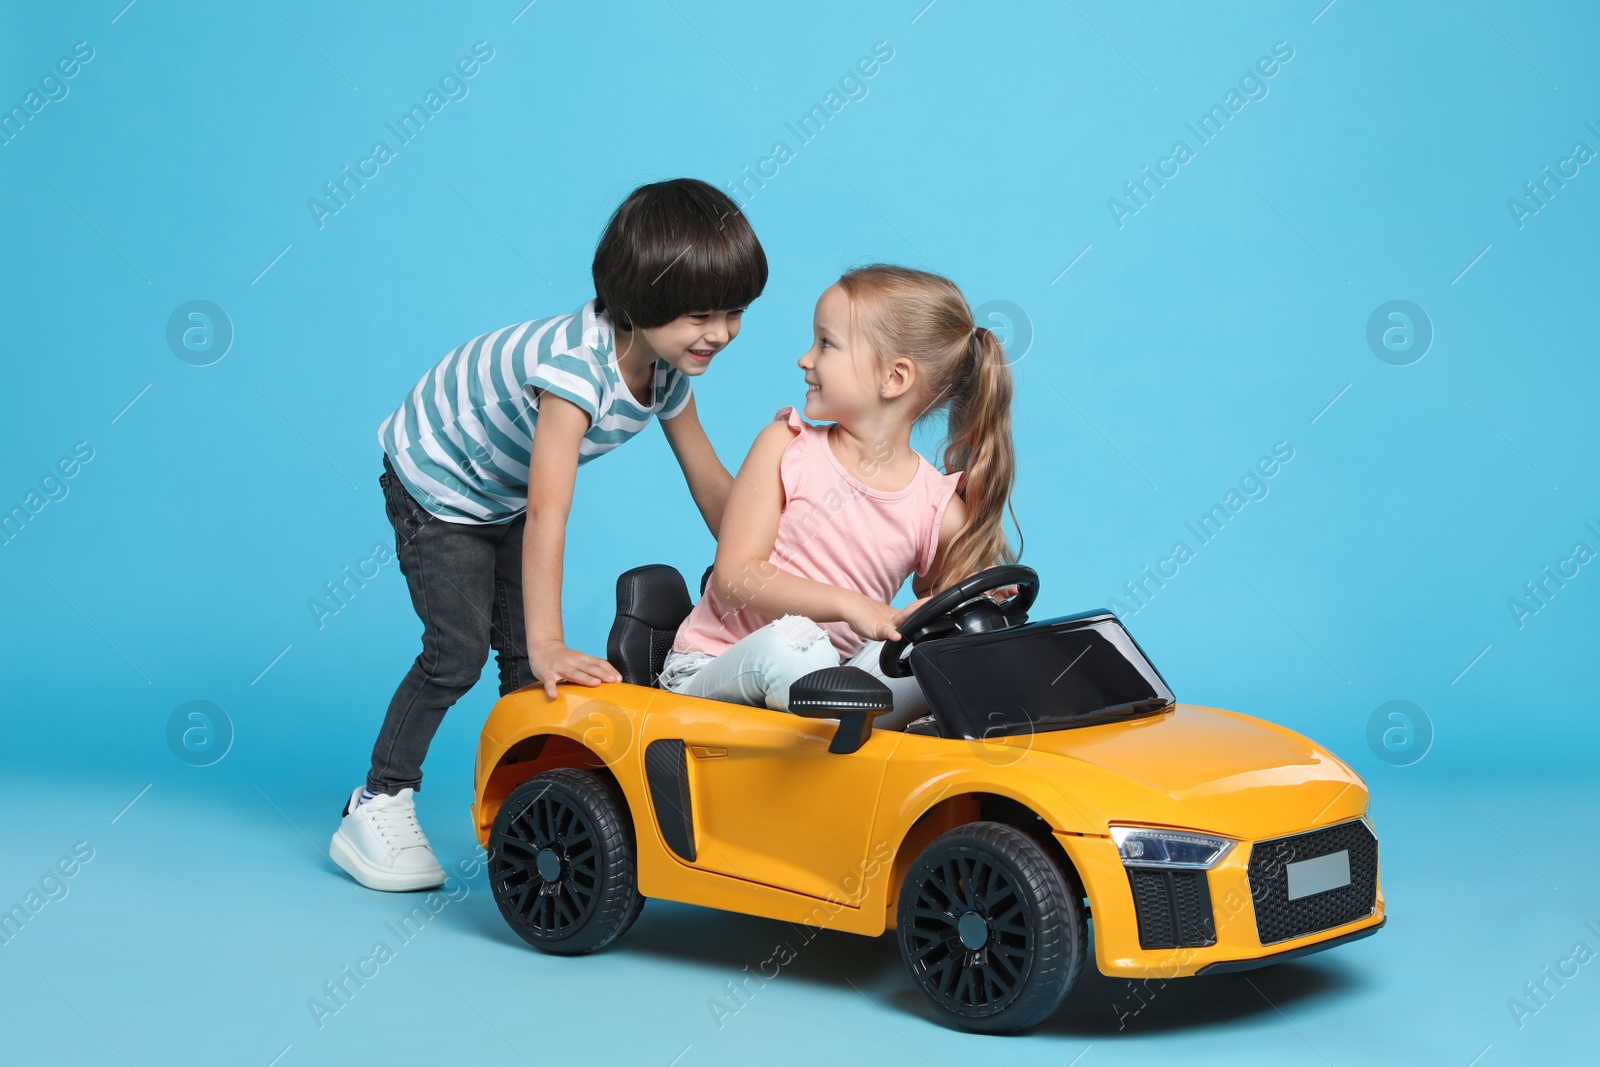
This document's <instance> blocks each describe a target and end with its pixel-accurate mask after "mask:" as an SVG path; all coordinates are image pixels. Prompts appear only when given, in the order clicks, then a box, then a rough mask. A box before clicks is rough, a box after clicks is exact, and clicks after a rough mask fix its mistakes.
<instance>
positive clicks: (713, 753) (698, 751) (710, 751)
mask: <svg viewBox="0 0 1600 1067" xmlns="http://www.w3.org/2000/svg"><path fill="white" fill-rule="evenodd" d="M689 751H690V752H692V753H694V756H695V758H696V759H721V758H723V757H724V756H726V755H727V754H728V750H727V749H725V748H712V747H711V746H709V745H690V746H689Z"/></svg>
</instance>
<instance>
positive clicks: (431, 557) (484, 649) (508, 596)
mask: <svg viewBox="0 0 1600 1067" xmlns="http://www.w3.org/2000/svg"><path fill="white" fill-rule="evenodd" d="M378 483H379V484H380V485H382V486H383V502H384V510H385V511H387V512H388V515H389V522H390V523H392V524H393V525H394V542H395V554H396V556H397V557H398V558H399V560H400V573H402V574H404V575H405V576H406V585H407V586H408V587H409V588H410V590H411V604H412V606H413V607H415V608H416V609H417V615H418V617H420V618H421V619H422V652H421V653H420V654H419V655H418V656H417V658H416V660H415V661H414V662H413V663H412V664H411V669H410V670H409V671H407V672H406V677H405V680H404V681H402V682H401V683H400V688H399V689H397V690H395V694H394V699H392V700H391V701H389V712H388V714H387V715H385V716H384V719H383V728H382V729H381V730H379V731H378V741H377V743H376V744H374V745H373V746H372V770H371V771H370V772H369V773H368V774H367V788H368V789H370V790H372V791H373V792H374V793H397V792H399V791H400V790H401V789H404V788H406V787H407V786H409V787H411V788H413V789H420V788H421V786H422V760H423V758H424V757H425V756H427V754H428V746H429V745H430V744H431V743H432V742H433V735H434V734H435V733H436V732H437V731H438V729H439V723H440V722H441V721H442V720H443V719H444V713H445V712H447V711H449V710H450V707H451V705H453V704H454V703H455V702H456V701H457V700H460V699H461V697H462V696H463V695H465V694H466V692H467V690H469V689H471V688H472V686H473V684H474V683H476V682H477V680H478V675H479V673H481V672H482V670H483V664H484V661H485V660H487V659H488V658H489V649H490V648H491V647H492V648H493V649H494V650H495V654H496V658H497V659H498V662H499V664H500V695H501V696H504V695H505V694H507V693H509V692H511V691H512V690H514V689H520V688H522V687H523V686H525V685H528V684H529V683H531V682H532V681H533V680H534V678H533V671H532V670H531V669H530V668H529V666H528V637H527V631H526V628H525V627H524V625H523V617H522V530H523V526H524V525H525V518H524V516H521V515H518V516H517V518H516V519H515V520H514V521H512V522H508V523H502V524H500V525H495V526H487V525H476V524H465V523H455V522H445V521H444V520H443V519H440V518H437V517H436V516H434V515H431V514H429V513H428V512H427V511H426V510H424V509H423V507H422V505H420V504H418V503H417V502H416V501H415V500H414V499H412V497H411V494H410V493H408V492H406V488H405V486H404V485H402V484H401V483H400V479H399V478H397V477H396V476H395V473H394V468H393V467H391V466H390V465H389V457H388V456H385V457H384V458H383V474H382V476H381V477H379V479H378Z"/></svg>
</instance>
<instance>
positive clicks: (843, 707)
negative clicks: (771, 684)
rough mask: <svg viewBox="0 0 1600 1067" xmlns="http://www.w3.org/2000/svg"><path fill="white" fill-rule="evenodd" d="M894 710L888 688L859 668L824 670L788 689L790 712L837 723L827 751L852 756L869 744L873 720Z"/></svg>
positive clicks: (813, 673)
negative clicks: (837, 721) (836, 729)
mask: <svg viewBox="0 0 1600 1067" xmlns="http://www.w3.org/2000/svg"><path fill="white" fill-rule="evenodd" d="M893 710H894V694H893V693H891V692H890V691H889V687H888V686H886V685H884V684H883V683H882V682H880V681H879V680H878V679H877V678H874V677H873V676H872V675H870V674H868V673H867V672H866V671H864V670H862V669H861V668H860V667H824V668H823V669H822V670H820V671H812V672H811V673H810V674H808V675H806V676H805V677H803V678H800V679H798V680H797V681H796V682H795V683H794V684H793V685H791V686H790V687H789V711H790V712H791V713H792V714H794V715H800V716H803V717H805V718H807V719H838V720H839V729H838V731H837V732H836V733H835V734H834V735H833V742H832V743H831V744H830V745H828V751H829V752H833V753H837V754H839V755H849V754H850V753H851V752H854V751H856V750H857V749H859V748H860V747H861V746H862V745H864V744H866V743H867V736H868V735H869V734H870V733H872V720H874V719H876V718H877V717H878V716H879V715H882V714H883V713H884V712H886V711H893Z"/></svg>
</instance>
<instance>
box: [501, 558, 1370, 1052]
mask: <svg viewBox="0 0 1600 1067" xmlns="http://www.w3.org/2000/svg"><path fill="white" fill-rule="evenodd" d="M1011 587H1015V592H1014V595H1012V597H1011V598H1010V600H1009V601H1006V602H1004V603H1000V602H997V601H996V600H995V599H993V598H992V597H991V596H988V595H985V594H986V593H990V592H994V591H996V590H1005V589H1008V588H1011ZM1037 592H1038V577H1037V575H1035V574H1034V572H1033V571H1031V570H1029V569H1028V568H1026V567H1020V566H1008V567H998V568H994V569H991V570H988V571H985V572H983V573H981V574H978V575H975V576H973V577H972V578H969V579H967V580H966V581H964V582H962V583H960V584H959V585H956V586H953V587H952V588H950V589H948V590H945V591H944V592H942V593H940V594H939V595H937V596H935V597H934V598H932V599H931V600H929V601H928V602H927V603H926V604H924V605H923V606H922V607H921V608H920V609H919V610H918V611H917V612H916V613H915V614H914V615H913V616H912V617H911V618H909V619H907V620H906V622H905V623H904V624H903V625H902V627H901V632H902V634H904V635H905V638H904V640H902V641H899V642H893V643H891V644H889V645H887V646H885V648H884V652H883V660H882V663H883V667H884V670H885V673H888V674H891V675H894V676H903V675H904V674H905V673H908V672H914V673H915V675H916V677H917V679H918V681H919V682H920V683H921V684H922V687H923V689H924V691H925V692H926V694H927V697H928V701H929V704H930V706H931V709H932V714H931V715H929V716H927V717H925V718H923V719H920V720H918V721H916V722H913V723H910V724H909V725H907V726H906V727H905V728H904V729H903V730H898V731H890V730H883V729H874V728H873V721H874V719H875V718H876V717H877V716H878V715H880V714H882V713H884V712H886V711H888V710H890V706H891V701H890V699H889V690H888V688H887V687H886V686H884V685H883V683H882V682H880V681H879V680H878V679H876V678H874V677H873V676H872V675H870V674H868V673H867V672H865V671H861V670H858V669H856V668H853V667H836V668H830V669H828V670H822V671H817V672H814V673H813V674H810V675H807V676H806V677H805V678H802V679H801V680H800V681H798V682H796V683H795V684H794V686H793V687H792V688H791V690H790V707H791V712H792V713H787V714H786V713H782V712H775V711H769V710H766V709H764V708H755V707H747V706H745V705H742V704H727V703H722V702H719V701H714V700H705V699H699V698H695V697H689V696H683V695H680V694H677V693H672V692H668V691H664V690H661V689H656V688H652V683H653V682H654V681H655V678H656V675H657V673H658V672H659V671H660V668H661V664H662V660H663V659H664V657H665V655H666V652H667V649H668V648H669V647H670V645H671V642H672V638H673V635H674V633H675V632H676V630H677V627H678V624H679V623H680V622H681V621H682V619H683V618H684V617H685V616H686V615H687V614H688V612H689V609H690V606H691V605H690V600H689V595H688V591H687V588H686V587H685V585H684V582H683V579H682V577H680V576H679V574H678V572H677V571H676V570H674V569H672V568H670V567H666V566H661V565H655V566H650V567H641V568H637V569H635V570H632V571H629V572H627V573H626V574H624V575H622V577H621V578H620V579H619V580H618V583H617V617H616V622H615V624H614V625H613V627H612V631H611V637H610V640H609V642H608V649H607V652H608V656H609V658H610V659H611V661H612V663H613V664H614V665H615V666H616V667H617V669H618V670H619V672H620V673H621V674H622V676H623V678H624V679H626V681H625V683H624V684H616V685H603V686H600V687H598V688H588V687H583V686H563V687H562V689H561V693H560V695H559V696H558V697H557V698H556V699H555V700H553V701H552V700H550V699H548V698H547V697H546V696H545V695H544V692H543V690H542V689H541V688H539V687H538V686H530V687H528V688H526V689H522V690H519V691H518V692H515V693H512V694H510V695H508V696H506V697H504V698H502V699H501V700H500V701H499V703H497V704H496V705H495V707H494V710H493V711H492V712H491V713H490V715H489V718H488V721H487V722H486V723H485V725H484V728H483V735H482V738H481V740H480V742H479V746H478V755H477V768H476V776H475V780H474V781H475V793H476V797H475V802H474V805H473V815H474V819H475V822H476V828H477V833H478V839H479V841H480V843H482V844H483V845H484V846H485V847H486V848H487V849H488V853H489V860H488V871H489V883H490V887H491V890H492V892H493V895H494V898H495V901H496V903H497V904H498V905H499V907H500V911H501V913H502V914H503V915H504V916H505V918H506V921H507V922H508V923H510V925H511V927H512V929H514V930H515V931H516V932H517V933H518V934H519V935H521V936H522V937H523V938H524V939H525V940H526V941H528V942H529V943H530V944H531V945H533V946H534V947H535V948H538V949H541V950H543V951H545V952H551V953H557V954H577V953H584V952H592V951H594V950H596V949H599V948H602V947H603V946H605V945H607V944H609V943H611V942H612V941H613V940H615V939H616V938H617V937H618V936H620V935H621V934H622V933H623V932H624V931H625V930H627V928H628V927H629V926H630V925H631V924H632V923H633V921H634V919H636V918H637V917H638V915H639V912H640V909H641V908H642V907H643V906H644V899H645V898H646V897H657V898H660V899H663V900H676V901H682V902H685V903H689V904H699V905H704V906H706V907H713V908H722V909H726V910H728V911H736V912H743V913H745V914H748V915H760V916H766V917H768V918H772V919H781V920H784V921H787V922H791V923H805V924H809V925H810V926H812V927H818V928H827V929H833V930H843V931H848V932H851V933H857V934H865V935H867V936H877V935H880V934H883V933H885V932H886V931H888V930H891V929H892V930H895V931H896V932H897V935H898V939H899V946H900V953H901V956H902V958H903V959H904V961H905V965H906V968H907V970H908V971H909V972H910V975H911V978H912V980H913V981H914V982H915V984H916V985H917V987H918V989H920V990H921V992H922V994H923V995H924V996H925V997H926V998H927V1001H928V1003H929V1004H931V1005H932V1007H933V1009H934V1011H935V1012H936V1013H937V1015H938V1016H939V1017H940V1019H941V1021H943V1022H945V1023H947V1024H949V1025H953V1026H957V1027H961V1028H965V1029H969V1030H977V1031H990V1032H997V1031H1014V1030H1020V1029H1024V1028H1027V1027H1029V1026H1032V1025H1033V1024H1035V1023H1037V1022H1039V1021H1040V1020H1042V1019H1044V1018H1046V1017H1047V1016H1049V1015H1050V1014H1051V1013H1052V1012H1054V1011H1055V1010H1056V1008H1057V1007H1058V1006H1059V1005H1060V1004H1061V1002H1062V1000H1063V999H1064V998H1065V997H1066V995H1067V993H1068V991H1069V990H1070V989H1071V988H1072V985H1073V983H1074V981H1075V980H1076V979H1077V976H1078V974H1079V973H1080V972H1081V971H1082V969H1083V967H1084V965H1085V963H1086V961H1087V958H1088V954H1089V944H1090V939H1089V934H1088V920H1089V919H1090V918H1093V919H1094V938H1093V944H1094V954H1095V962H1096V964H1097V965H1098V967H1099V968H1100V970H1101V971H1102V972H1103V973H1105V974H1108V975H1115V976H1126V977H1129V978H1156V979H1171V978H1176V977H1180V976H1187V975H1197V974H1214V973H1217V972H1220V971H1230V970H1240V969H1244V968H1249V967H1258V966H1263V965H1266V964H1271V963H1276V962H1279V961H1281V960H1285V959H1289V958H1291V957H1295V956H1301V955H1304V954H1306V953H1310V952H1316V951H1320V950H1322V949H1326V948H1331V947H1333V946H1334V945H1339V944H1343V943H1345V942H1348V941H1353V940H1355V939H1356V938H1360V937H1365V936H1367V935H1369V934H1372V933H1374V932H1376V931H1377V930H1378V929H1379V928H1380V927H1381V926H1382V925H1383V923H1384V903H1383V896H1382V893H1381V891H1380V890H1379V886H1378V842H1377V838H1376V836H1375V835H1374V833H1373V830H1372V827H1371V825H1370V824H1369V823H1368V821H1367V819H1366V808H1367V788H1366V785H1365V783H1364V782H1363V781H1362V780H1361V778H1360V777H1359V776H1358V775H1357V774H1356V773H1355V772H1354V771H1352V770H1351V769H1350V768H1349V767H1348V766H1346V765H1345V764H1344V763H1342V762H1340V760H1339V759H1338V758H1337V757H1335V756H1334V755H1333V754H1332V753H1330V752H1328V751H1327V750H1325V749H1323V748H1321V747H1319V746H1318V745H1316V744H1314V743H1313V742H1311V741H1309V740H1307V739H1306V738H1304V737H1301V736H1300V735H1298V734H1295V733H1293V732H1291V731H1289V730H1287V729H1284V728H1283V727H1280V726H1277V725H1274V724H1272V723H1268V722H1263V721H1261V720H1259V719H1253V718H1249V717H1247V716H1244V715H1238V714H1235V713H1233V712H1228V711H1218V710H1215V709H1212V708H1203V707H1195V706H1192V705H1188V704H1178V703H1176V702H1175V701H1174V699H1173V696H1172V693H1171V691H1170V690H1169V689H1168V687H1167V684H1166V682H1165V681H1163V680H1162V678H1161V675H1160V674H1159V673H1158V672H1157V671H1156V669H1155V667H1153V666H1152V665H1151V664H1150V661H1149V660H1148V659H1146V658H1145V656H1144V653H1143V652H1142V651H1141V650H1140V649H1139V646H1138V645H1137V644H1136V643H1135V642H1134V640H1133V638H1132V637H1130V636H1129V635H1128V633H1127V631H1126V630H1124V629H1123V627H1122V625H1121V624H1120V623H1119V622H1118V620H1117V619H1116V617H1115V616H1113V615H1110V614H1107V613H1104V612H1089V613H1085V614H1080V615H1072V616H1067V617H1064V618H1058V619H1051V620H1048V621H1040V622H1028V621H1027V620H1026V612H1027V609H1028V607H1029V606H1031V604H1032V602H1033V599H1034V597H1035V596H1036V595H1037Z"/></svg>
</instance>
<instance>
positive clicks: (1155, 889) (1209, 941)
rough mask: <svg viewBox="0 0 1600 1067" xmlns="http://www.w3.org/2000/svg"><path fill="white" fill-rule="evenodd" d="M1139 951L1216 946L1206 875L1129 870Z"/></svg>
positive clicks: (1163, 870) (1134, 868)
mask: <svg viewBox="0 0 1600 1067" xmlns="http://www.w3.org/2000/svg"><path fill="white" fill-rule="evenodd" d="M1128 883H1129V884H1130V885H1131V886H1132V887H1133V907H1134V913H1135V914H1136V915H1137V916H1138V918H1139V947H1140V948H1199V947H1200V946H1202V945H1214V944H1216V943H1217V931H1216V924H1215V923H1214V922H1213V920H1212V917H1211V888H1210V886H1209V884H1208V883H1207V882H1206V872H1205V871H1173V870H1166V869H1162V868H1157V867H1129V868H1128Z"/></svg>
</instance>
